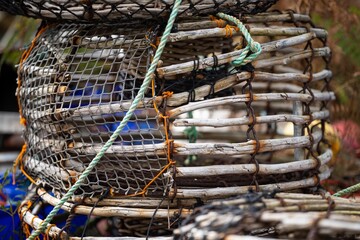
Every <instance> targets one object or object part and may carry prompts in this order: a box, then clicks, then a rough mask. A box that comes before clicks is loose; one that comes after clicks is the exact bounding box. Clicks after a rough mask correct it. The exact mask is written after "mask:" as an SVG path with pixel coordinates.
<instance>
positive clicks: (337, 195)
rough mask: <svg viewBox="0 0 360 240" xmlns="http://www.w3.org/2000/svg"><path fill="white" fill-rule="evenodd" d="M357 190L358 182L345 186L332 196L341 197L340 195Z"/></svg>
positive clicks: (358, 189) (359, 188) (359, 185)
mask: <svg viewBox="0 0 360 240" xmlns="http://www.w3.org/2000/svg"><path fill="white" fill-rule="evenodd" d="M358 191H360V183H358V184H355V185H352V186H350V187H348V188H345V189H343V190H341V191H339V192H337V193H335V194H334V195H333V196H335V197H341V196H344V195H348V194H351V193H354V192H358Z"/></svg>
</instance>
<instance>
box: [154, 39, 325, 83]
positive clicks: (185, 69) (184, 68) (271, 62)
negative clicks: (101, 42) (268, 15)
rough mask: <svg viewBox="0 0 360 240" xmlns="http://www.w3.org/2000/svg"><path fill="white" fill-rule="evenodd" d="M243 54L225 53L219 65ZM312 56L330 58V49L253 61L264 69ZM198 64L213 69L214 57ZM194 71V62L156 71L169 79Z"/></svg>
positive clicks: (219, 59)
mask: <svg viewBox="0 0 360 240" xmlns="http://www.w3.org/2000/svg"><path fill="white" fill-rule="evenodd" d="M262 47H263V46H262ZM242 52H243V49H242V50H236V51H233V52H230V53H224V54H219V55H217V59H218V60H217V61H218V65H222V64H226V63H230V62H232V61H234V60H235V59H237V58H238V57H239V56H240V55H241V53H242ZM312 55H313V56H314V57H323V56H329V55H330V49H329V48H328V47H323V48H315V49H314V52H313V51H312V50H303V51H298V52H295V53H290V54H286V55H283V56H277V57H270V58H266V59H260V60H255V61H253V66H254V67H255V68H264V67H270V66H275V65H286V64H289V63H291V62H294V61H297V60H300V59H305V58H309V57H311V56H312ZM198 63H199V65H198V66H199V67H198V69H205V68H207V67H213V66H214V58H213V57H208V58H204V59H201V60H199V61H198ZM193 69H194V61H189V62H185V63H179V64H174V65H170V66H167V67H160V68H157V70H156V71H157V73H158V75H159V77H168V76H173V75H177V74H183V73H189V72H191V71H193Z"/></svg>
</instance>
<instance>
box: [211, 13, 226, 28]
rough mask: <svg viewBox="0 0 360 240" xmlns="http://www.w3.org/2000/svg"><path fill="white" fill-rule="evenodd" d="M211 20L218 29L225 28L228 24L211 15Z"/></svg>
mask: <svg viewBox="0 0 360 240" xmlns="http://www.w3.org/2000/svg"><path fill="white" fill-rule="evenodd" d="M210 20H211V21H213V22H215V23H216V25H217V27H218V28H223V27H224V26H225V24H226V22H225V21H224V20H222V19H217V18H216V17H215V16H212V15H210Z"/></svg>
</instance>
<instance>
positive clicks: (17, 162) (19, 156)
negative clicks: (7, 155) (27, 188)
mask: <svg viewBox="0 0 360 240" xmlns="http://www.w3.org/2000/svg"><path fill="white" fill-rule="evenodd" d="M26 147H27V146H26V143H24V145H23V146H22V149H21V152H20V153H19V155H18V156H17V158H16V160H15V162H14V164H13V176H12V180H13V181H12V184H13V185H15V174H16V168H17V166H18V165H19V163H20V161H21V160H22V158H23V156H24V154H25V152H26Z"/></svg>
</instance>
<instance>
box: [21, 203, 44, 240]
mask: <svg viewBox="0 0 360 240" xmlns="http://www.w3.org/2000/svg"><path fill="white" fill-rule="evenodd" d="M24 205H27V206H26V209H25V211H22V208H23V206H24ZM31 205H32V202H31V201H27V202H25V203H22V204H21V205H20V206H19V208H18V215H19V219H20V222H21V223H22V224H21V228H22V231H23V233H24V234H25V236H26V238H28V237H29V236H30V235H31V232H30V227H29V225H28V224H27V223H26V222H24V221H23V217H24V215H25V213H26V212H27V211H28V210H29V208H30V207H31ZM23 212H25V213H23ZM32 221H33V219H32V220H31V222H32ZM38 239H39V238H37V239H36V240H38Z"/></svg>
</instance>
